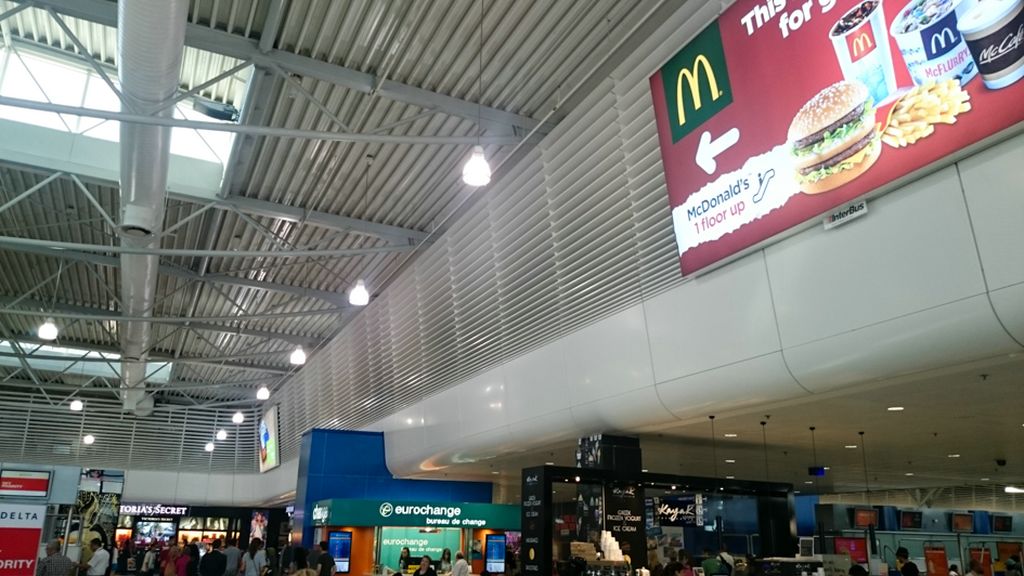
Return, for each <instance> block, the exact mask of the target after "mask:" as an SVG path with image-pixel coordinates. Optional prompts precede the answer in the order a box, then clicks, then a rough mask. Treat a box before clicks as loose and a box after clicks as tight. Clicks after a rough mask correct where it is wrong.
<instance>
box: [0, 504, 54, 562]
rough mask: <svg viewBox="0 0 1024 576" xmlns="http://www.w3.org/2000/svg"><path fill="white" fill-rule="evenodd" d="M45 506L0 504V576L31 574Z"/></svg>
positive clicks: (40, 536) (40, 535)
mask: <svg viewBox="0 0 1024 576" xmlns="http://www.w3.org/2000/svg"><path fill="white" fill-rule="evenodd" d="M45 520H46V506H32V505H26V504H0V576H33V575H34V574H35V571H36V558H37V556H38V554H39V543H40V539H41V538H42V533H43V522H44V521H45Z"/></svg>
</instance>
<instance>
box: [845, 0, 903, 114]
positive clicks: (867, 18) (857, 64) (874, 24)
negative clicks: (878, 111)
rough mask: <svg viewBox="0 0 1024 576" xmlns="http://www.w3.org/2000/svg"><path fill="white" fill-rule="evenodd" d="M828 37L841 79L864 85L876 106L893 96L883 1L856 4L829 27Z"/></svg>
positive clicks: (872, 0) (890, 57)
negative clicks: (841, 74) (840, 71)
mask: <svg viewBox="0 0 1024 576" xmlns="http://www.w3.org/2000/svg"><path fill="white" fill-rule="evenodd" d="M829 38H831V39H832V47H833V48H834V49H835V52H836V59H837V60H839V67H840V68H841V69H842V71H843V78H845V79H846V80H850V81H857V82H860V83H861V84H864V85H865V86H867V88H868V92H869V93H870V94H871V98H872V99H873V100H874V102H875V104H882V103H885V102H888V101H889V100H890V99H891V98H894V97H895V96H896V75H895V73H894V72H893V63H892V49H891V48H890V47H889V37H888V35H887V34H886V26H885V13H884V11H883V10H882V0H865V1H862V2H858V3H857V5H856V6H854V7H853V8H852V9H851V10H848V11H847V12H846V13H845V14H843V16H842V17H841V18H840V19H839V20H838V21H837V22H836V23H835V25H833V26H832V29H831V31H830V32H829Z"/></svg>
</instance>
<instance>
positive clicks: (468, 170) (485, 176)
mask: <svg viewBox="0 0 1024 576" xmlns="http://www.w3.org/2000/svg"><path fill="white" fill-rule="evenodd" d="M479 59H480V62H479V65H480V67H479V74H478V75H477V93H476V101H477V104H476V146H473V153H472V154H471V155H470V156H469V160H468V161H466V164H465V165H463V166H462V181H463V182H465V183H466V184H469V185H470V186H486V185H487V184H490V182H491V165H490V164H488V163H487V155H486V154H484V147H483V146H482V145H481V144H480V136H481V134H482V133H483V100H484V0H480V52H479Z"/></svg>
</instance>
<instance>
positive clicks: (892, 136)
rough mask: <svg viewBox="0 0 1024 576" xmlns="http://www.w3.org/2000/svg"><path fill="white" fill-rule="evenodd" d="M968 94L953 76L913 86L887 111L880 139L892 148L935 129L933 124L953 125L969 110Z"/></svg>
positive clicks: (910, 142) (903, 144) (908, 143)
mask: <svg viewBox="0 0 1024 576" xmlns="http://www.w3.org/2000/svg"><path fill="white" fill-rule="evenodd" d="M970 99H971V96H970V94H968V93H967V92H966V91H965V90H964V89H963V88H961V87H960V83H959V82H958V81H957V80H956V79H953V78H950V79H949V80H944V81H942V82H929V83H927V84H924V85H922V86H915V87H914V88H913V89H912V90H911V91H910V92H907V93H906V94H904V95H903V97H902V98H900V99H899V101H897V102H896V104H895V105H894V106H893V107H892V109H891V110H890V111H889V121H888V123H887V124H886V126H885V129H884V130H882V142H885V143H886V144H888V145H889V146H892V147H893V148H902V147H904V146H909V145H911V144H913V143H915V142H917V141H918V140H920V139H921V138H927V137H928V136H931V135H932V133H933V132H935V125H936V124H955V123H956V117H957V116H958V115H960V114H963V113H964V112H967V111H969V110H970V109H971V102H970Z"/></svg>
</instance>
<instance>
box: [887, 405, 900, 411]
mask: <svg viewBox="0 0 1024 576" xmlns="http://www.w3.org/2000/svg"><path fill="white" fill-rule="evenodd" d="M886 410H888V411H889V412H903V406H889V407H888V408H886Z"/></svg>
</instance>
